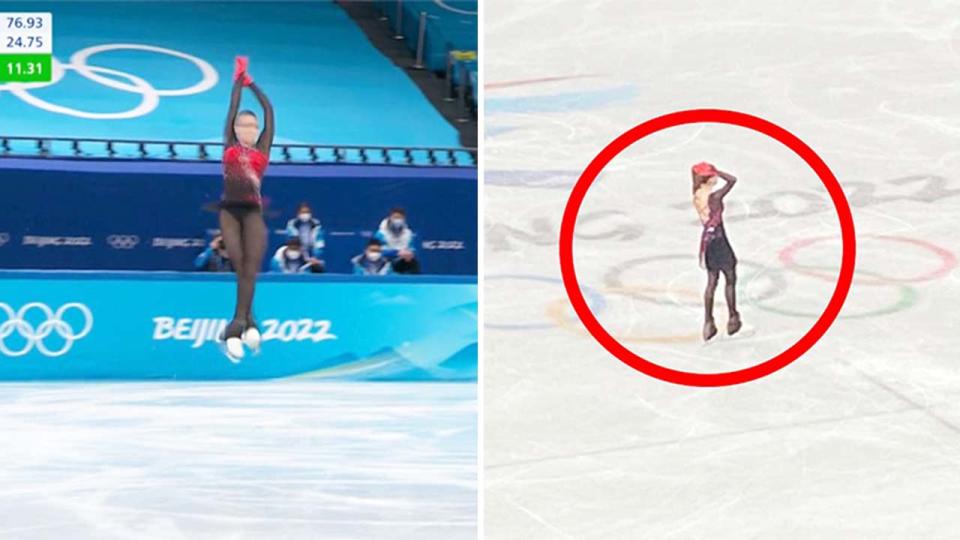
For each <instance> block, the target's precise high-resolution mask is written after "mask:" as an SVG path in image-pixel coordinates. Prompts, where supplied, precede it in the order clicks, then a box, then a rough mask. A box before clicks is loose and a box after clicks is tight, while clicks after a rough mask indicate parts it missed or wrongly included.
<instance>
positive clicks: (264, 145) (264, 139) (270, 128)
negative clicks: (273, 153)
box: [250, 82, 275, 156]
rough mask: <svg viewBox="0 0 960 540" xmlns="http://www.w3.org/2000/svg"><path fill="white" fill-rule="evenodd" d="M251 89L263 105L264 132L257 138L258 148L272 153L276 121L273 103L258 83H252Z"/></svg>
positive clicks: (265, 152) (266, 152)
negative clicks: (274, 119)
mask: <svg viewBox="0 0 960 540" xmlns="http://www.w3.org/2000/svg"><path fill="white" fill-rule="evenodd" d="M250 90H253V93H254V94H255V95H256V96H257V101H259V102H260V106H261V107H263V132H262V133H260V139H258V140H257V149H258V150H260V151H261V152H263V154H264V155H266V156H269V155H270V147H271V146H273V134H274V129H275V128H274V121H273V105H271V104H270V100H269V99H267V95H266V94H264V93H263V90H261V89H260V87H259V86H257V83H255V82H251V83H250Z"/></svg>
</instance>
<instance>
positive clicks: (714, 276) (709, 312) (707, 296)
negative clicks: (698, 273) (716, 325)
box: [703, 270, 720, 322]
mask: <svg viewBox="0 0 960 540" xmlns="http://www.w3.org/2000/svg"><path fill="white" fill-rule="evenodd" d="M718 281H720V272H719V271H717V270H708V271H707V289H706V291H704V293H703V309H704V322H709V321H712V320H713V296H714V294H715V293H716V292H717V282H718Z"/></svg>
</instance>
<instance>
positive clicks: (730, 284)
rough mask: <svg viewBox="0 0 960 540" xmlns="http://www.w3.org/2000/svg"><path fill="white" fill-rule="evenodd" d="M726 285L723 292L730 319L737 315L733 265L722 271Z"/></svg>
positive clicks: (735, 277) (735, 279) (735, 280)
mask: <svg viewBox="0 0 960 540" xmlns="http://www.w3.org/2000/svg"><path fill="white" fill-rule="evenodd" d="M723 277H724V281H725V282H726V285H725V286H724V288H723V294H724V296H725V297H726V299H727V310H728V311H729V313H730V318H731V319H732V318H733V317H735V316H736V315H737V268H736V267H733V268H731V269H729V270H724V271H723Z"/></svg>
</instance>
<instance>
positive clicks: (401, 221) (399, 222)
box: [390, 218, 406, 229]
mask: <svg viewBox="0 0 960 540" xmlns="http://www.w3.org/2000/svg"><path fill="white" fill-rule="evenodd" d="M405 223H406V221H404V219H403V218H391V219H390V225H393V226H394V227H396V228H398V229H399V228H400V227H403V226H404V224H405Z"/></svg>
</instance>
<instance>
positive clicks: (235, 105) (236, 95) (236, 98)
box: [223, 79, 243, 146]
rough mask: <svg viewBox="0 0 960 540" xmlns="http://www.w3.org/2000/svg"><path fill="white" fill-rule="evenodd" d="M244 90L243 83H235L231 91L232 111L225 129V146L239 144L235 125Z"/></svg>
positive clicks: (228, 114) (237, 81) (228, 111)
mask: <svg viewBox="0 0 960 540" xmlns="http://www.w3.org/2000/svg"><path fill="white" fill-rule="evenodd" d="M242 90H243V81H242V80H240V79H237V80H235V81H233V89H232V90H231V91H230V109H228V110H227V124H226V126H224V128H223V144H225V145H226V146H233V145H234V144H237V134H236V133H235V132H234V131H233V123H234V122H235V121H236V119H237V110H238V109H240V92H241V91H242Z"/></svg>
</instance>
